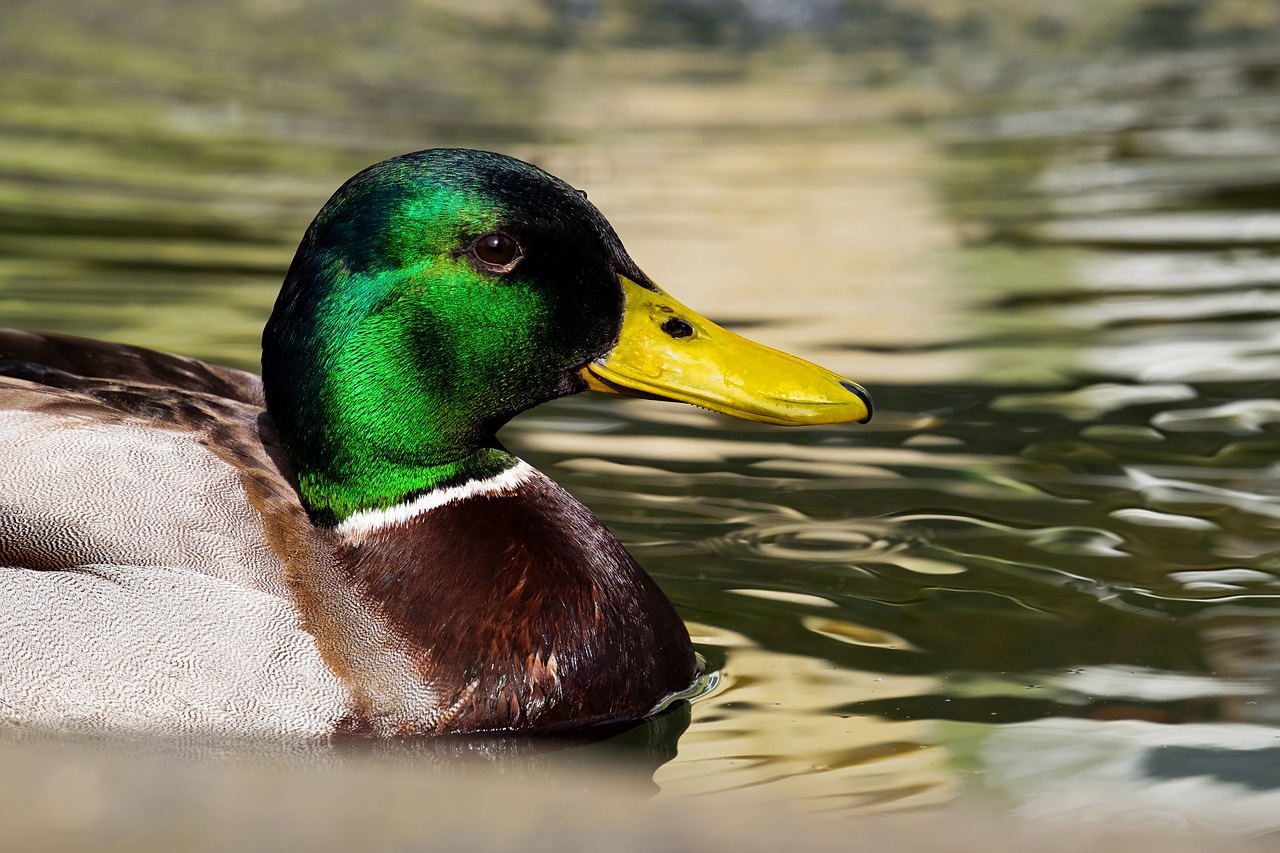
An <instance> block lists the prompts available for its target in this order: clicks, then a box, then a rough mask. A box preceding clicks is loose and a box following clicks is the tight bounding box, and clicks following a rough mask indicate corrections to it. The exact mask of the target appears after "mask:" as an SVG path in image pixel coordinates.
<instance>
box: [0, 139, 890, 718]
mask: <svg viewBox="0 0 1280 853" xmlns="http://www.w3.org/2000/svg"><path fill="white" fill-rule="evenodd" d="M677 315H678V316H677ZM673 316H676V318H677V319H680V321H681V323H683V324H684V325H683V326H678V325H677V326H671V325H670V320H671V319H672V317H673ZM664 323H665V324H667V326H666V327H665V329H664V327H663V324H664ZM629 324H630V326H629ZM704 324H705V325H704ZM629 327H630V328H639V330H640V331H639V338H635V337H634V335H631V336H630V337H629V334H630V333H628V331H627V330H628V328H629ZM686 328H687V329H689V330H690V333H689V334H685V330H686ZM673 330H674V332H675V333H674V334H673ZM709 330H711V331H716V332H717V333H723V334H724V335H728V333H724V332H723V330H718V329H717V328H716V327H714V326H713V325H712V324H709V323H707V321H705V320H702V318H700V317H698V316H697V315H696V314H693V313H692V312H689V311H688V310H687V309H685V308H684V306H682V305H680V303H678V302H676V301H675V300H673V299H671V298H670V297H668V296H667V295H666V294H665V293H664V292H663V291H661V290H660V289H658V288H657V287H656V286H655V285H652V283H651V282H649V280H648V279H647V278H646V277H645V276H644V274H643V273H642V272H640V271H639V270H638V268H636V267H635V265H634V263H633V262H631V260H630V258H629V257H627V255H626V253H625V250H623V249H622V246H621V243H620V242H618V240H617V237H616V236H615V235H614V234H613V232H612V229H610V228H609V226H608V223H607V222H606V221H605V220H604V218H603V216H601V215H600V214H599V212H598V211H596V209H595V208H594V207H593V206H591V205H590V204H589V203H588V202H587V201H586V200H585V198H584V197H583V196H581V195H580V194H579V193H578V192H577V191H575V190H573V189H572V188H571V187H569V186H568V185H567V184H564V183H563V182H560V181H559V180H558V179H555V178H552V177H551V176H549V175H546V173H544V172H541V171H540V170H537V169H536V168H534V167H532V166H529V165H527V164H524V163H520V162H519V161H515V160H511V159H510V158H505V157H501V156H500V155H494V154H487V153H484V152H469V151H459V150H437V151H427V152H418V153H417V154H413V155H406V156H405V157H402V158H396V159H394V160H391V161H386V162H385V163H382V164H378V165H376V166H374V167H371V168H370V169H369V170H366V172H363V173H361V174H360V175H358V176H356V178H353V179H352V181H350V182H348V184H347V185H345V186H344V187H343V188H342V189H340V190H339V192H338V193H337V194H336V195H335V196H334V198H333V199H331V200H330V202H329V204H327V205H326V206H325V208H324V209H323V210H322V211H321V213H320V215H319V216H318V217H317V219H316V221H315V222H314V223H313V224H312V226H311V228H310V229H308V232H307V234H306V236H305V237H304V239H303V243H302V245H301V246H300V248H299V250H298V255H297V256H296V258H295V260H294V264H293V266H292V267H291V269H290V272H289V276H288V277H287V279H286V282H285V286H284V288H283V289H282V292H281V295H280V299H279V300H278V302H277V305H276V310H275V313H274V314H273V316H272V318H271V321H270V322H269V323H268V325H267V330H266V333H265V335H264V377H263V378H262V379H259V378H258V377H256V376H254V375H252V374H249V373H244V372H241V371H236V370H231V369H228V368H221V367H217V366H213V365H208V364H205V363H202V362H199V361H195V360H193V359H187V358H183V357H180V356H174V355H166V354H162V353H157V352H153V351H149V350H144V349H140V348H136V347H129V346H125V345H118V344H107V343H102V342H96V341H88V340H83V339H76V338H69V337H65V336H58V335H46V334H39V333H32V332H18V331H3V332H0V471H3V472H4V482H3V485H2V486H0V724H9V725H15V726H31V727H39V728H48V729H58V730H121V729H126V730H134V731H143V732H155V733H168V734H190V733H201V734H235V735H246V736H304V737H326V736H334V735H341V734H361V735H364V734H368V735H376V736H405V735H424V734H446V733H464V732H477V731H495V730H518V731H531V732H536V731H548V730H557V729H561V728H565V727H569V726H579V725H589V724H593V723H601V722H609V721H617V720H627V719H636V718H639V717H642V716H644V715H645V714H646V713H648V712H649V711H651V710H652V709H654V707H655V706H657V705H658V704H659V703H660V702H661V701H663V700H664V698H666V697H668V696H670V695H672V694H674V693H678V692H679V691H681V690H684V689H686V688H687V687H688V686H689V685H690V684H691V682H692V681H693V680H694V678H695V677H696V675H697V664H696V658H695V656H694V654H693V651H692V646H691V644H690V641H689V636H688V633H687V631H686V630H685V628H684V626H683V623H682V622H681V620H680V618H679V616H678V615H677V613H676V611H675V609H674V608H673V607H672V605H671V603H670V602H669V601H668V600H667V598H666V597H665V596H664V595H663V593H662V592H661V590H660V589H659V588H658V587H657V585H656V584H655V583H654V582H653V581H652V579H651V578H649V576H648V575H647V574H645V572H644V571H643V570H642V569H641V568H640V567H639V566H638V565H637V564H636V562H635V560H634V559H632V557H631V556H630V555H629V554H628V553H627V552H626V550H625V549H624V548H623V547H622V546H621V545H620V544H619V543H618V541H617V540H616V539H615V538H614V537H613V536H612V535H611V534H610V533H609V532H608V530H607V529H606V528H605V527H604V526H603V525H602V524H601V523H600V522H599V521H598V520H597V519H596V518H595V516H594V515H592V513H591V512H590V511H589V510H588V509H587V508H586V507H584V506H583V505H582V504H581V503H579V502H578V501H576V500H575V499H574V498H573V497H572V496H570V495H569V494H568V493H567V492H565V491H564V490H563V489H561V488H560V487H559V486H557V485H556V484H555V483H554V482H552V481H551V480H550V479H549V478H547V477H545V476H544V475H542V474H541V473H539V472H538V471H536V470H535V469H533V468H532V467H531V466H529V465H527V464H526V463H524V462H522V461H520V460H519V459H517V458H516V457H514V456H513V455H511V454H510V453H509V452H507V451H506V450H505V449H504V448H503V447H502V446H501V445H500V444H499V443H498V442H497V440H496V439H495V438H494V432H495V431H496V430H497V428H498V427H500V426H501V425H502V424H503V423H505V422H506V420H507V419H509V418H510V417H511V416H512V415H514V414H516V413H518V412H519V411H522V410H524V409H526V408H529V407H531V406H533V405H536V404H537V403H538V402H542V401H543V400H547V399H552V398H554V397H557V396H563V395H564V394H567V393H575V392H577V391H580V390H583V389H585V388H587V387H591V388H595V389H596V390H604V391H610V392H613V393H628V394H636V395H641V396H666V397H670V398H673V399H686V401H690V402H703V401H704V399H703V397H697V398H696V399H694V400H688V399H687V394H688V393H694V394H695V395H711V397H712V399H710V400H709V402H705V403H704V404H707V405H710V406H712V407H717V408H720V409H721V410H725V411H729V412H730V413H731V414H739V415H741V416H746V417H754V418H755V419H757V420H770V419H774V420H778V419H785V418H790V419H792V420H794V421H796V422H832V421H835V420H861V419H865V417H867V416H869V409H867V408H866V405H867V403H868V402H869V401H867V400H866V397H865V392H861V389H858V388H857V387H856V386H852V384H851V383H847V382H845V381H843V380H839V379H838V377H834V374H826V373H825V372H822V373H821V376H820V377H818V378H815V376H817V374H814V375H813V376H808V375H807V374H806V376H807V378H804V377H802V379H801V380H797V381H799V382H800V385H799V386H794V385H788V386H787V389H784V390H785V392H786V393H785V394H784V395H783V396H785V397H787V399H786V400H784V402H783V403H778V402H776V401H775V402H771V403H765V404H762V405H763V408H762V410H761V411H756V410H755V409H751V408H750V407H752V406H756V405H757V404H756V402H753V400H754V399H755V398H754V397H753V396H752V395H751V394H745V396H744V392H743V391H742V390H741V388H740V387H739V386H740V385H741V384H742V383H740V382H734V381H727V382H725V381H723V379H724V377H723V376H722V377H721V379H722V381H721V382H720V384H719V385H717V384H716V383H715V382H711V383H708V382H705V381H703V380H695V381H694V382H693V383H692V385H693V386H697V387H695V388H694V389H693V391H689V390H688V389H687V388H685V387H684V386H682V385H680V384H679V383H676V382H672V381H671V380H670V379H669V378H665V377H664V374H663V373H662V371H663V370H672V369H674V370H675V371H676V372H677V373H681V372H688V370H687V369H686V366H683V365H682V364H681V363H680V357H681V355H680V353H677V358H676V361H675V362H674V368H673V367H672V364H673V363H672V362H671V359H670V357H669V355H668V354H664V353H663V352H660V351H661V350H662V349H663V347H668V346H677V348H678V346H679V345H680V344H681V342H682V341H683V340H684V339H686V338H696V337H698V336H699V335H700V336H701V337H702V338H704V339H705V338H706V337H707V336H708V335H709V334H710V331H709ZM646 336H648V337H647V338H646ZM646 340H648V341H649V344H648V345H646V343H645V341H646ZM624 343H625V344H626V345H625V346H624ZM689 343H694V342H689ZM628 347H630V348H632V349H637V350H638V351H642V352H644V353H648V354H649V355H646V356H645V357H646V358H647V357H650V356H652V358H653V359H654V360H653V361H652V362H651V363H646V364H642V365H641V366H640V367H638V368H637V367H636V357H635V355H634V354H627V353H628V352H629V350H628ZM654 351H659V352H658V354H657V355H652V354H653V353H654ZM751 352H755V351H754V350H752V351H751ZM620 354H623V356H625V357H621V356H620ZM748 355H750V353H749V354H748ZM757 355H758V354H757ZM774 355H776V356H779V357H781V358H783V359H784V360H785V359H790V358H791V357H789V356H782V355H781V354H774ZM752 357H754V356H752ZM761 357H763V356H761ZM641 360H642V361H643V358H642V359H641ZM791 362H795V363H797V364H802V365H805V366H806V367H807V368H812V370H815V371H820V370H821V369H820V368H815V367H813V366H811V365H807V363H802V362H799V360H796V359H791ZM791 362H786V365H785V367H786V369H787V371H789V372H788V375H794V374H793V373H792V372H790V371H794V369H795V365H794V364H792V363H791ZM698 363H701V361H699V359H697V358H695V359H694V362H690V364H698ZM694 372H696V371H694ZM721 372H722V373H723V371H721ZM633 374H638V375H640V378H636V376H635V375H633ZM805 382H809V383H810V385H805V384H804V383H805ZM815 382H816V383H819V384H821V385H822V387H823V388H826V386H827V385H835V386H838V390H837V389H830V391H829V393H828V392H827V391H824V392H823V393H824V394H828V396H829V397H830V399H826V398H824V399H819V400H815V399H814V393H813V392H812V390H811V385H812V383H815ZM686 384H687V383H686ZM702 386H708V388H709V390H708V388H703V387H702ZM795 387H800V388H801V390H800V391H798V392H797V391H795ZM726 388H728V390H725V389H726ZM805 389H810V390H805ZM855 389H856V390H855ZM682 394H683V395H686V396H681V395H682ZM715 395H719V396H718V397H717V396H715ZM764 396H765V397H770V395H769V394H766V395H764ZM776 396H777V395H776V394H775V395H773V397H776ZM721 397H724V398H726V399H727V400H728V402H725V401H724V400H721V399H720V398H721ZM770 399H772V397H770ZM742 400H747V402H745V403H744V402H742ZM815 406H816V407H817V410H818V411H820V414H819V415H814V414H812V413H811V410H812V409H813V408H814V407H815ZM806 407H808V408H806ZM744 408H746V409H750V410H749V411H745V412H744V411H741V410H742V409H744ZM797 411H799V414H797ZM824 419H825V420H824Z"/></svg>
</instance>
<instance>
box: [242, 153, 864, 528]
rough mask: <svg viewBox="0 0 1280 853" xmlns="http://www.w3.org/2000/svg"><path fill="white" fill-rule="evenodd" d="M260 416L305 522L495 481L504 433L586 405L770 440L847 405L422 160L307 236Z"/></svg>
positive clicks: (849, 397)
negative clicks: (546, 406)
mask: <svg viewBox="0 0 1280 853" xmlns="http://www.w3.org/2000/svg"><path fill="white" fill-rule="evenodd" d="M262 367H263V382H264V386H265V390H266V395H267V408H268V411H269V412H270V413H271V416H272V419H273V420H274V421H275V424H276V426H277V429H278V430H279V433H280V437H281V439H282V441H283V442H284V445H285V448H286V449H287V451H288V453H289V456H290V458H291V459H292V461H293V463H294V466H295V468H296V471H297V476H298V482H299V486H300V488H301V491H302V497H303V500H304V501H305V502H306V504H307V506H308V508H309V509H310V510H311V512H312V513H313V515H314V517H315V518H316V519H317V520H318V521H321V522H328V523H333V522H336V521H339V520H341V519H343V518H345V517H346V516H348V515H350V514H351V513H352V512H355V511H357V510H360V509H367V508H377V507H387V506H391V505H393V504H395V503H398V502H400V501H401V500H403V499H405V498H406V497H409V496H411V495H413V494H415V493H420V492H423V491H427V490H430V489H434V488H438V487H440V486H442V485H447V484H450V483H454V482H459V481H462V480H466V479H470V478H472V477H476V476H484V475H488V474H493V473H496V472H497V471H498V470H501V469H502V468H504V467H506V466H508V465H510V464H512V459H511V457H509V456H507V455H506V454H505V453H502V452H500V450H499V449H498V444H497V440H496V438H495V437H494V436H495V433H496V431H497V430H498V428H499V427H501V426H502V425H503V424H505V423H506V422H507V421H508V420H509V419H510V418H511V417H512V416H513V415H515V414H517V413H519V412H521V411H524V410H525V409H528V408H531V407H533V406H535V405H537V404H538V403H541V402H544V401H547V400H550V399H553V398H555V397H560V396H564V395H566V394H572V393H576V392H578V391H581V390H584V389H586V388H588V387H590V388H593V389H596V390H602V391H608V392H612V393H626V394H633V395H638V396H646V397H660V398H666V399H676V400H682V401H684V402H691V403H695V404H698V405H703V406H706V407H707V408H712V409H716V410H718V411H722V412H726V413H728V414H733V415H736V416H739V417H745V418H750V419H754V420H761V421H768V422H771V423H834V422H840V421H849V420H865V419H866V418H867V417H869V416H870V409H869V405H870V399H869V398H868V397H867V395H866V392H865V391H863V390H862V389H861V388H859V387H858V386H856V385H854V384H853V383H851V382H848V381H846V380H843V379H841V378H840V377H838V376H836V375H835V374H833V373H830V372H829V371H825V370H823V369H821V368H818V367H816V366H815V365H811V364H809V363H808V362H804V361H801V360H800V359H796V358H794V357H792V356H787V355H785V354H782V353H777V352H775V351H773V350H768V349H767V348H765V347H761V346H759V345H757V344H752V343H750V342H748V341H744V340H743V339H741V338H738V337H737V336H735V335H733V334H732V333H730V332H727V331H726V330H724V329H720V328H719V327H717V326H715V325H714V324H713V323H710V322H709V321H707V320H705V319H703V318H702V317H699V316H698V315H697V314H696V313H694V312H692V311H691V310H690V309H688V308H686V307H685V306H683V305H681V304H680V303H678V302H676V301H675V300H673V299H671V298H670V297H669V296H668V295H667V294H666V293H665V292H664V291H662V290H661V289H660V288H658V287H657V286H656V285H654V284H653V283H652V282H651V281H650V280H649V279H648V277H647V276H645V274H644V273H643V272H641V271H640V269H639V268H638V267H636V265H635V263H634V262H632V260H631V258H630V257H628V256H627V253H626V250H625V249H624V248H623V246H622V243H621V242H620V241H619V240H618V237H617V235H616V234H615V233H614V231H613V229H612V228H611V227H610V226H609V223H608V222H607V221H606V220H605V218H604V216H603V215H601V213H600V212H599V211H598V210H596V208H595V207H594V206H593V205H592V204H591V203H590V202H589V201H587V199H586V196H585V194H583V193H581V192H579V191H578V190H575V189H574V188H573V187H571V186H569V185H568V184H566V183H565V182H564V181H561V180H560V179H559V178H556V177H553V176H552V175H549V174H547V173H546V172H544V171H542V170H541V169H538V168H536V167H534V166H531V165H529V164H528V163H523V162H521V161H519V160H515V159H512V158H510V157H504V156H502V155H500V154H493V153H489V152H483V151H469V150H460V149H437V150H431V151H420V152H417V153H414V154H406V155H404V156H402V157H396V158H394V159H391V160H387V161H385V162H382V163H378V164H377V165H374V166H371V167H370V168H368V169H366V170H365V171H363V172H361V173H360V174H358V175H356V176H355V177H353V178H352V179H351V180H349V181H348V182H347V183H346V184H344V185H343V186H342V187H341V188H340V189H339V190H338V191H337V192H336V193H335V194H334V196H333V198H331V199H330V200H329V201H328V203H327V204H325V206H324V208H323V209H322V210H321V211H320V213H319V214H318V215H317V216H316V218H315V221H314V222H312V223H311V226H310V227H309V228H308V229H307V232H306V235H305V236H304V237H303V239H302V243H301V245H300V246H299V247H298V252H297V255H296V256H295V257H294V259H293V265H292V266H291V267H290V268H289V274H288V277H287V278H286V280H285V283H284V287H283V289H282V290H281V292H280V297H279V299H278V300H277V301H276V306H275V311H274V313H273V314H272V315H271V320H270V321H269V322H268V323H267V327H266V331H265V332H264V334H263V355H262Z"/></svg>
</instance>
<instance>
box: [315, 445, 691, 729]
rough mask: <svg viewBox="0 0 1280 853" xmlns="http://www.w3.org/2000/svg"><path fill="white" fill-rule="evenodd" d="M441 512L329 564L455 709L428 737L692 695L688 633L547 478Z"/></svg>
mask: <svg viewBox="0 0 1280 853" xmlns="http://www.w3.org/2000/svg"><path fill="white" fill-rule="evenodd" d="M529 470H530V472H531V476H530V477H529V478H528V479H526V480H525V481H524V482H523V483H521V484H520V485H518V486H517V487H515V488H514V489H511V490H507V491H505V492H503V493H499V494H487V495H477V496H473V497H469V498H466V499H463V500H459V501H457V502H453V503H449V504H446V505H444V506H438V507H435V508H433V509H430V510H429V511H427V512H425V513H423V514H421V515H418V516H415V517H413V518H411V519H409V520H408V521H405V522H402V523H398V524H395V525H392V526H389V527H385V528H382V529H378V530H375V531H373V532H370V533H368V534H366V535H363V536H362V537H360V538H359V540H358V542H357V541H354V540H352V541H349V542H348V544H347V545H345V546H344V547H343V548H342V549H340V551H339V554H338V556H339V560H340V563H341V565H342V566H343V567H344V569H345V571H346V573H347V576H348V578H349V579H350V581H351V582H352V583H353V584H354V585H355V587H356V588H357V589H358V590H359V592H360V594H361V596H362V597H363V598H364V599H365V600H366V601H367V602H368V603H369V605H370V606H371V607H372V608H374V609H375V610H376V611H377V612H378V613H379V614H380V615H381V617H382V619H383V620H385V622H386V624H388V626H389V627H390V628H391V630H392V631H393V632H394V633H396V634H398V635H400V637H402V638H403V640H404V641H405V642H406V643H407V644H408V645H409V646H410V647H411V648H412V649H413V651H414V656H415V657H416V659H417V660H418V662H419V666H420V668H421V676H422V678H423V679H424V681H426V682H427V683H429V684H432V685H434V686H436V687H438V688H439V689H440V690H441V693H442V694H443V695H444V696H446V697H452V701H450V702H446V703H445V705H444V708H445V710H444V713H443V714H442V717H441V719H440V720H439V722H438V726H439V728H438V731H442V732H446V731H447V732H465V731H484V730H494V729H545V728H550V727H556V726H561V725H567V724H573V723H591V722H599V721H605V720H617V719H626V718H636V717H639V716H642V715H643V714H645V713H646V712H647V711H649V710H651V709H652V708H653V706H654V704H655V703H657V702H658V701H659V700H660V699H661V698H662V697H663V696H665V695H667V694H669V693H672V692H675V691H679V690H682V689H684V688H686V687H687V686H689V684H690V682H691V681H692V679H693V677H694V674H695V671H694V668H695V661H694V656H693V651H692V646H691V644H690V641H689V635H688V632H687V631H686V630H685V627H684V624H683V622H681V620H680V618H679V616H677V615H676V612H675V610H674V609H673V608H672V606H671V603H670V602H669V601H668V600H667V598H666V596H665V595H663V593H662V591H661V590H660V589H659V588H658V586H657V585H656V584H655V583H654V582H653V580H652V579H651V578H650V577H649V576H648V575H647V574H645V572H644V570H642V569H641V568H640V567H639V566H638V565H637V564H636V562H635V560H634V559H632V557H631V555H630V554H628V553H627V552H626V550H624V549H623V547H622V545H621V544H619V542H618V541H617V540H616V539H615V538H614V537H613V536H612V535H611V534H610V533H609V531H608V530H606V529H605V528H604V526H603V525H602V524H601V523H600V522H599V521H598V520H597V519H596V518H595V516H594V515H592V514H591V512H590V511H589V510H588V509H587V508H586V507H584V506H583V505H582V504H580V503H578V501H576V500H574V498H573V497H572V496H570V495H569V494H568V493H567V492H565V491H564V490H563V489H561V488H560V487H559V486H557V485H556V484H555V483H554V482H552V481H551V480H550V479H548V478H547V477H545V476H543V475H541V474H539V473H537V472H536V471H533V470H532V469H529Z"/></svg>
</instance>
